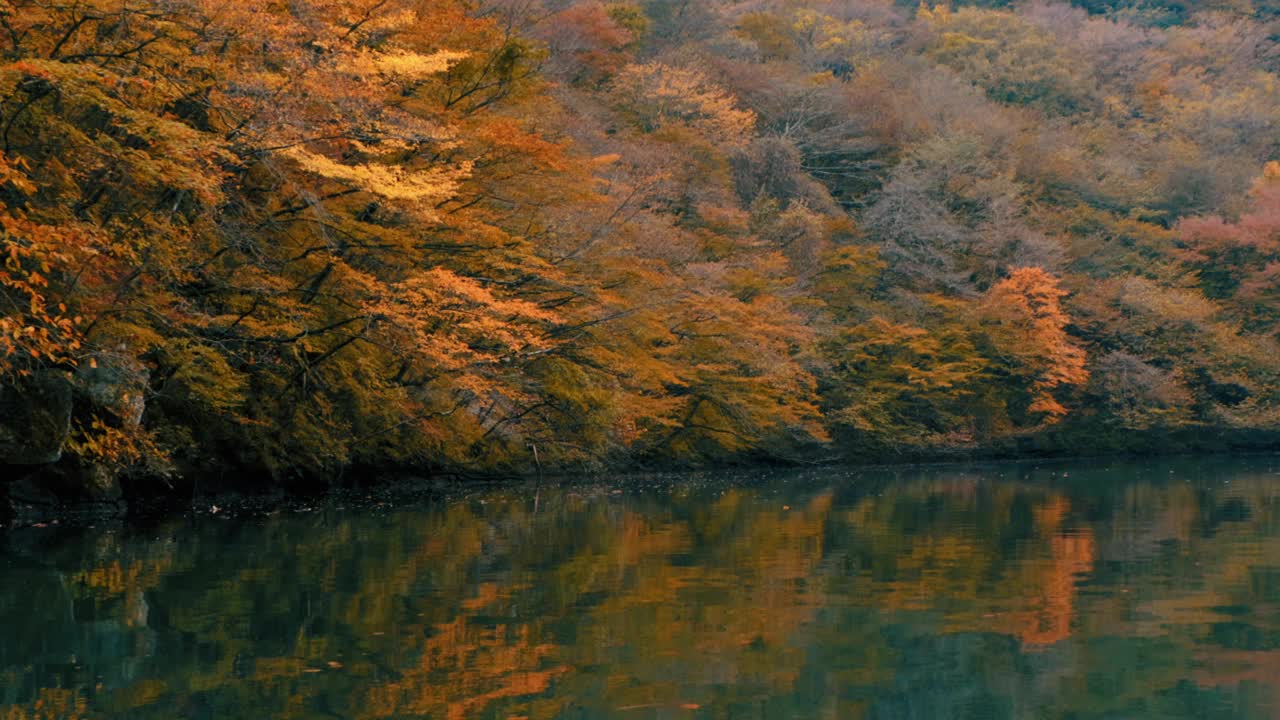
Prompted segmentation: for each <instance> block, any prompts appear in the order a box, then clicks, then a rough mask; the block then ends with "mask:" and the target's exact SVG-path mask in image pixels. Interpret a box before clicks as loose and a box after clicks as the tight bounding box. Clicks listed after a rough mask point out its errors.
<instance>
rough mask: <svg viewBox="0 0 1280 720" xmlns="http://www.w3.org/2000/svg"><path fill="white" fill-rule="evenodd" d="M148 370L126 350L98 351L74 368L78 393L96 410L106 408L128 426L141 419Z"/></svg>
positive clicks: (144, 405) (148, 378)
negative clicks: (92, 359) (109, 352)
mask: <svg viewBox="0 0 1280 720" xmlns="http://www.w3.org/2000/svg"><path fill="white" fill-rule="evenodd" d="M148 380H150V373H148V372H147V369H146V368H145V367H143V365H142V363H140V362H138V361H137V359H135V358H133V357H132V356H130V355H128V354H126V353H119V354H106V353H103V354H100V355H98V356H97V357H95V358H94V362H93V363H92V364H90V363H85V364H82V365H81V366H80V367H79V368H77V369H76V377H75V384H76V390H77V392H78V393H80V394H81V395H83V397H84V400H85V401H87V404H88V405H89V406H91V407H93V408H95V409H96V410H100V411H101V410H105V411H107V412H109V413H111V414H112V415H114V416H116V417H117V418H119V420H120V422H121V423H123V424H124V425H127V426H134V427H136V426H137V425H138V424H139V423H141V422H142V413H143V411H144V410H146V399H145V398H146V389H147V382H148Z"/></svg>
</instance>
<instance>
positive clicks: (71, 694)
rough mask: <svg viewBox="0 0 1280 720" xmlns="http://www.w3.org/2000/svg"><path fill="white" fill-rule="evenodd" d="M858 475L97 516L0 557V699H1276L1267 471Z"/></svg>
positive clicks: (903, 704) (343, 707) (19, 706)
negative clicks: (1121, 479) (231, 516)
mask: <svg viewBox="0 0 1280 720" xmlns="http://www.w3.org/2000/svg"><path fill="white" fill-rule="evenodd" d="M867 488H868V490H866V491H863V492H862V493H861V494H859V492H858V491H854V492H850V491H849V489H848V487H847V486H845V485H843V484H839V485H835V486H832V485H830V483H826V482H823V481H822V480H821V478H818V479H817V480H816V481H815V480H813V479H810V480H809V481H807V482H801V483H791V484H788V483H783V482H779V483H774V484H764V485H758V486H755V487H740V488H718V487H704V488H700V489H698V488H695V489H682V490H675V491H672V492H670V493H667V492H656V493H649V494H624V495H615V494H610V493H608V492H607V491H603V490H593V489H589V488H586V489H583V488H578V489H565V490H551V491H549V490H546V489H544V490H543V492H542V496H541V499H540V502H539V510H538V512H536V513H535V512H534V511H533V503H532V501H531V500H528V499H526V498H525V497H524V496H523V495H522V494H520V493H518V492H511V493H506V492H493V493H489V494H487V495H484V496H475V497H473V498H471V499H469V500H466V501H459V502H455V503H452V504H449V505H447V506H441V507H437V508H434V509H428V510H424V511H396V512H391V513H389V514H378V513H374V512H351V513H334V514H332V515H330V514H327V513H317V514H312V515H294V516H277V517H273V518H268V519H266V520H263V521H261V522H247V523H243V524H241V523H238V522H235V521H231V522H224V521H217V520H210V521H199V522H196V523H195V524H194V525H191V524H190V521H178V522H174V523H172V524H170V525H166V526H163V527H161V528H159V529H157V530H153V531H148V532H146V533H145V534H144V533H138V534H134V535H129V536H126V535H125V534H124V533H122V532H120V531H107V532H100V533H97V534H96V535H92V534H91V537H89V538H88V540H89V541H88V542H85V541H82V540H78V541H75V542H68V543H66V544H65V545H63V546H61V547H59V548H55V549H54V550H48V549H47V548H43V549H40V550H36V551H32V552H30V553H29V554H30V555H31V556H32V557H38V558H40V559H41V562H42V563H44V564H42V565H36V564H29V565H26V566H11V567H6V568H0V573H2V574H3V575H4V576H5V577H4V580H5V582H4V584H3V585H0V619H3V620H4V621H5V622H4V630H2V631H0V632H3V638H4V642H2V643H0V661H2V663H0V664H2V666H0V685H3V687H4V688H6V689H5V690H3V691H0V718H4V719H5V720H10V719H11V718H12V719H13V720H17V719H18V718H22V720H28V719H31V718H37V717H67V718H70V717H94V716H101V715H103V714H107V715H121V714H127V715H128V716H130V717H139V718H148V717H157V718H158V717H172V716H175V715H182V716H188V717H219V718H221V717H263V716H268V715H269V716H273V717H283V718H287V717H299V718H301V717H313V716H321V715H325V714H329V715H333V716H340V717H359V718H392V717H404V716H428V717H441V718H470V717H482V718H483V717H500V718H506V717H519V716H525V717H530V718H537V717H547V718H549V717H557V716H573V714H574V713H578V714H585V715H588V716H593V717H595V716H602V715H610V714H613V713H615V712H623V713H633V712H634V713H638V714H639V715H645V713H648V715H645V716H655V715H656V716H667V715H675V714H678V713H682V712H692V711H694V710H704V711H707V712H710V713H712V716H722V715H733V716H737V715H739V714H747V713H753V714H754V715H753V716H755V715H760V716H771V715H782V716H791V715H795V714H802V715H818V714H821V713H834V714H836V715H837V716H842V717H843V716H853V717H858V716H864V717H912V716H918V717H924V716H928V714H929V713H932V716H934V717H951V716H958V715H961V714H963V713H965V712H971V713H980V714H986V715H992V716H1008V715H1013V716H1021V715H1026V714H1034V713H1035V712H1037V711H1038V709H1039V710H1045V709H1050V710H1052V711H1053V712H1054V713H1063V712H1068V711H1070V712H1076V713H1078V714H1079V715H1080V716H1091V715H1096V714H1102V713H1108V712H1109V713H1113V714H1114V713H1120V714H1124V713H1126V712H1128V713H1134V712H1148V713H1149V712H1154V711H1155V710H1157V709H1160V708H1164V709H1166V710H1168V713H1169V714H1172V715H1173V716H1176V715H1177V714H1178V713H1183V712H1188V711H1184V710H1183V709H1180V708H1182V707H1184V706H1185V707H1186V708H1195V709H1196V712H1200V713H1201V714H1200V715H1199V716H1202V717H1213V716H1214V713H1215V712H1216V711H1217V710H1218V709H1222V708H1227V709H1229V710H1231V711H1232V712H1234V713H1235V715H1224V716H1226V717H1232V716H1235V717H1249V716H1250V715H1249V712H1250V711H1251V710H1253V709H1255V708H1260V709H1261V710H1259V712H1260V713H1261V714H1259V715H1258V716H1259V717H1263V716H1265V712H1263V711H1265V710H1266V708H1268V707H1271V708H1275V707H1277V705H1276V704H1275V703H1276V702H1278V701H1280V698H1278V697H1277V696H1276V693H1277V690H1276V688H1277V684H1276V683H1275V682H1274V678H1275V677H1277V676H1278V675H1277V670H1278V669H1280V668H1278V666H1277V662H1280V661H1277V659H1276V658H1278V657H1280V622H1278V621H1277V618H1278V617H1280V613H1278V612H1277V611H1278V610H1280V570H1277V569H1276V567H1275V565H1274V561H1271V560H1268V559H1269V558H1276V557H1280V507H1278V505H1280V503H1278V501H1277V498H1276V491H1275V485H1274V482H1273V481H1272V480H1271V479H1270V478H1269V477H1268V476H1266V475H1263V474H1259V475H1252V476H1251V475H1247V474H1244V473H1235V474H1233V475H1232V476H1231V483H1230V485H1229V492H1228V490H1226V489H1223V488H1221V487H1218V486H1210V485H1207V484H1205V483H1198V484H1195V485H1192V484H1186V483H1174V482H1138V483H1127V484H1121V483H1115V484H1113V485H1112V486H1107V485H1104V484H1099V483H1095V482H1091V481H1080V482H1075V481H1069V480H1065V479H1063V478H1060V477H1058V478H1056V479H1055V478H1045V477H1039V476H1035V477H1032V476H1026V477H1022V478H1020V479H1017V480H1011V481H993V480H992V479H990V478H985V477H982V476H978V475H973V474H969V475H961V474H944V473H933V474H932V475H929V476H926V477H923V478H916V479H903V480H901V481H899V482H894V483H889V484H884V485H875V484H870V485H868V486H867ZM1268 562H1271V563H1272V564H1271V565H1268ZM24 593H25V594H24ZM36 596H38V597H40V598H44V600H42V601H39V602H37V601H34V600H32V597H36ZM18 616H21V617H22V619H23V620H22V622H21V623H15V622H13V621H12V619H13V618H15V617H18ZM1161 703H1164V704H1163V705H1162V704H1161ZM1171 703H1173V704H1171ZM1177 703H1180V705H1176V704H1177ZM620 708H626V710H619V709H620ZM912 708H914V709H912ZM1135 708H1137V709H1135ZM913 713H914V714H913ZM920 713H926V714H925V715H921V714H920Z"/></svg>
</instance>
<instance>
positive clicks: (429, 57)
mask: <svg viewBox="0 0 1280 720" xmlns="http://www.w3.org/2000/svg"><path fill="white" fill-rule="evenodd" d="M469 55H470V53H466V52H455V51H451V50H439V51H436V52H433V53H429V54H424V53H418V52H413V51H411V50H392V51H390V52H374V51H370V50H365V51H363V52H361V53H360V54H358V55H350V56H345V57H344V58H343V59H342V62H341V64H340V68H341V69H342V70H343V71H344V72H348V73H352V74H355V75H384V76H387V77H389V78H391V79H394V80H399V81H415V80H422V79H424V78H427V77H430V76H432V75H435V74H437V73H442V72H445V71H446V70H448V69H449V68H450V67H452V66H453V65H454V64H455V63H457V62H459V61H461V60H464V59H466V58H467V57H468V56H469Z"/></svg>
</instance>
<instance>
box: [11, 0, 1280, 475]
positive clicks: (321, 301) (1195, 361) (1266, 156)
mask: <svg viewBox="0 0 1280 720" xmlns="http://www.w3.org/2000/svg"><path fill="white" fill-rule="evenodd" d="M0 258H2V261H0V464H7V465H8V466H9V467H15V466H19V465H21V466H25V467H29V468H40V469H41V470H40V471H41V472H53V473H61V474H63V475H66V474H68V473H70V474H73V475H74V474H80V475H83V476H89V477H93V478H98V479H102V478H114V477H128V478H147V479H150V480H158V481H162V482H163V483H166V484H170V483H172V482H173V480H174V478H181V477H187V476H191V475H193V474H197V473H201V472H206V473H207V472H209V471H210V468H224V469H225V470H224V471H223V472H224V474H225V473H230V474H237V475H242V476H251V477H255V478H263V479H264V480H265V481H268V482H276V483H280V482H297V481H311V480H314V479H321V478H333V477H336V476H337V475H339V474H341V473H342V472H344V471H345V470H348V469H351V468H391V467H406V468H416V469H420V470H421V469H426V470H436V471H447V472H469V473H470V472H474V473H494V472H529V471H532V470H533V469H534V468H535V466H536V467H547V468H554V469H560V470H580V469H596V468H606V467H636V466H655V465H700V464H706V463H712V462H731V461H732V462H748V461H751V462H759V461H769V462H800V461H813V460H821V459H831V458H844V459H852V460H879V459H883V458H886V457H924V456H934V455H946V454H951V453H958V452H965V453H967V452H1002V453H1007V452H1029V451H1036V452H1077V453H1093V452H1103V451H1113V450H1133V449H1142V448H1150V447H1158V446H1159V444H1160V443H1161V442H1166V443H1167V442H1171V441H1170V440H1169V439H1170V438H1177V439H1178V440H1177V442H1178V443H1181V445H1179V446H1180V447H1185V446H1186V445H1185V443H1186V442H1188V438H1193V439H1195V442H1200V443H1205V444H1209V445H1212V444H1213V443H1215V442H1221V443H1232V442H1237V441H1239V442H1271V439H1270V438H1272V434H1273V433H1274V432H1275V431H1276V430H1278V429H1280V343H1278V341H1277V334H1278V333H1280V285H1278V284H1277V283H1280V6H1278V5H1276V4H1275V3H1273V2H1270V0H1258V1H1257V2H1253V3H1250V2H1249V0H1243V1H1240V2H1237V1H1233V2H1230V3H1226V2H1221V3H1220V2H1216V0H1210V1H1207V2H1188V3H1181V4H1176V3H1175V4H1164V3H1160V4H1157V3H1153V2H1147V1H1146V0H1132V1H1130V0H1118V1H1117V2H1114V3H1112V2H1093V1H1092V0H1080V1H1079V2H1076V3H1074V4H1066V3H1050V2H1040V1H1033V2H1021V3H1012V4H1009V3H1003V2H999V1H997V2H980V3H972V4H967V3H956V4H950V5H926V4H920V5H919V6H914V5H909V4H905V3H894V2H891V1H881V0H858V1H856V2H848V1H837V0H744V1H731V0H633V1H631V2H597V1H595V0H294V1H293V2H289V3H279V2H251V3H244V2H231V1H229V0H73V1H70V2H66V1H59V2H51V1H48V0H0ZM1206 438H1208V439H1206Z"/></svg>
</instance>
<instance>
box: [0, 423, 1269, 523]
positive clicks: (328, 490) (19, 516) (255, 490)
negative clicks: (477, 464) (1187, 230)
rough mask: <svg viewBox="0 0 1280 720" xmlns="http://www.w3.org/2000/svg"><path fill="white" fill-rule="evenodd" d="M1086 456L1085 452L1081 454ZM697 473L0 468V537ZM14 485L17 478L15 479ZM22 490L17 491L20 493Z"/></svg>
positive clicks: (1187, 446) (1252, 451)
mask: <svg viewBox="0 0 1280 720" xmlns="http://www.w3.org/2000/svg"><path fill="white" fill-rule="evenodd" d="M1082 448H1087V450H1082ZM1267 454H1280V431H1270V430H1253V429H1245V430H1242V429H1215V428H1186V429H1179V430H1176V431H1148V432H1127V433H1116V434H1101V435H1100V434H1098V433H1097V431H1096V428H1093V427H1092V426H1089V425H1079V426H1073V425H1071V424H1069V423H1067V424H1064V427H1063V428H1062V429H1059V430H1055V431H1053V432H1050V433H1041V434H1034V435H1027V436H1021V437H1015V438H1008V439H1005V440H1003V441H1001V442H999V443H996V444H991V445H986V446H980V447H967V448H934V449H928V450H923V449H918V448H915V449H908V450H903V449H901V448H888V447H858V448H857V449H856V450H855V449H852V448H848V447H846V449H845V450H844V451H843V452H835V453H828V454H826V455H824V456H815V457H811V458H791V459H784V458H780V457H778V456H760V457H752V456H743V457H738V458H733V459H726V460H725V461H723V462H722V463H720V464H719V465H718V468H719V469H720V470H725V469H728V470H730V471H732V472H734V473H739V474H741V473H751V472H757V471H785V470H787V469H801V468H837V469H853V470H865V471H868V472H871V471H876V470H883V469H889V468H903V469H909V468H923V467H948V466H976V465H980V464H981V465H985V464H990V463H1012V464H1019V463H1031V464H1046V463H1070V462H1082V463H1097V462H1103V461H1114V460H1119V461H1123V460H1126V459H1128V460H1148V459H1161V458H1171V457H1183V458H1198V457H1204V458H1213V457H1236V456H1243V455H1267ZM704 472H707V470H706V468H704V467H702V466H698V465H692V466H691V465H688V464H675V463H670V462H666V461H661V460H655V461H650V462H646V463H644V464H643V465H637V466H631V467H617V468H605V469H594V470H570V471H565V470H563V469H556V468H550V469H548V470H547V471H546V472H545V473H544V472H542V471H541V469H537V470H534V469H529V470H527V471H524V472H514V473H513V472H505V473H494V472H467V471H459V470H450V471H445V470H431V471H425V472H424V471H423V470H422V469H420V468H412V467H408V468H407V467H402V466H387V467H373V466H363V467H352V468H347V469H344V470H343V471H341V472H339V473H336V474H334V475H331V476H323V477H322V476H302V475H298V476H288V475H286V476H285V477H280V476H278V475H277V476H273V475H271V474H269V473H267V472H265V471H258V470H253V469H249V468H236V467H231V466H227V467H213V468H211V467H196V466H190V465H188V466H186V467H184V469H183V470H182V471H181V472H179V473H178V474H177V475H176V476H174V477H168V478H155V477H129V476H125V477H122V478H120V479H119V480H118V482H117V484H118V487H117V488H113V489H112V492H110V493H107V494H105V496H104V494H103V493H100V492H96V491H93V490H92V489H91V488H90V489H89V490H88V491H86V488H87V486H88V485H90V481H88V480H86V476H87V475H89V474H90V473H88V472H86V471H84V470H83V469H77V468H74V467H68V466H66V465H65V464H56V465H48V466H16V465H0V532H3V531H4V530H5V529H6V528H11V527H22V526H27V525H35V524H50V523H59V524H67V525H71V526H76V525H84V524H86V523H92V522H100V521H103V520H110V519H117V520H124V521H127V522H144V523H147V522H155V521H156V520H158V519H160V518H163V517H168V516H175V515H183V514H188V513H193V512H195V513H198V512H200V511H201V509H202V508H206V507H212V506H217V507H219V508H223V509H226V510H227V511H230V512H245V513H256V512H263V511H266V510H269V509H272V508H280V509H288V508H289V507H293V506H299V505H303V506H311V505H314V504H315V503H316V502H318V501H322V500H323V499H325V498H329V499H331V500H333V501H337V502H344V503H347V504H360V503H361V502H370V503H376V502H381V501H382V500H380V498H385V497H397V498H409V499H414V498H421V497H430V498H438V499H447V498H448V497H451V496H456V495H458V494H459V493H461V492H463V491H465V490H466V489H468V488H471V489H474V488H492V487H505V486H517V487H518V486H522V485H524V484H527V483H531V482H535V481H539V479H542V480H545V482H548V483H551V484H553V485H554V484H565V483H568V484H581V483H591V482H593V481H594V480H596V479H598V478H601V477H609V478H626V477H637V478H645V477H650V476H653V475H663V474H689V473H704ZM18 481H21V482H18ZM19 488H21V489H19Z"/></svg>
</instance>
